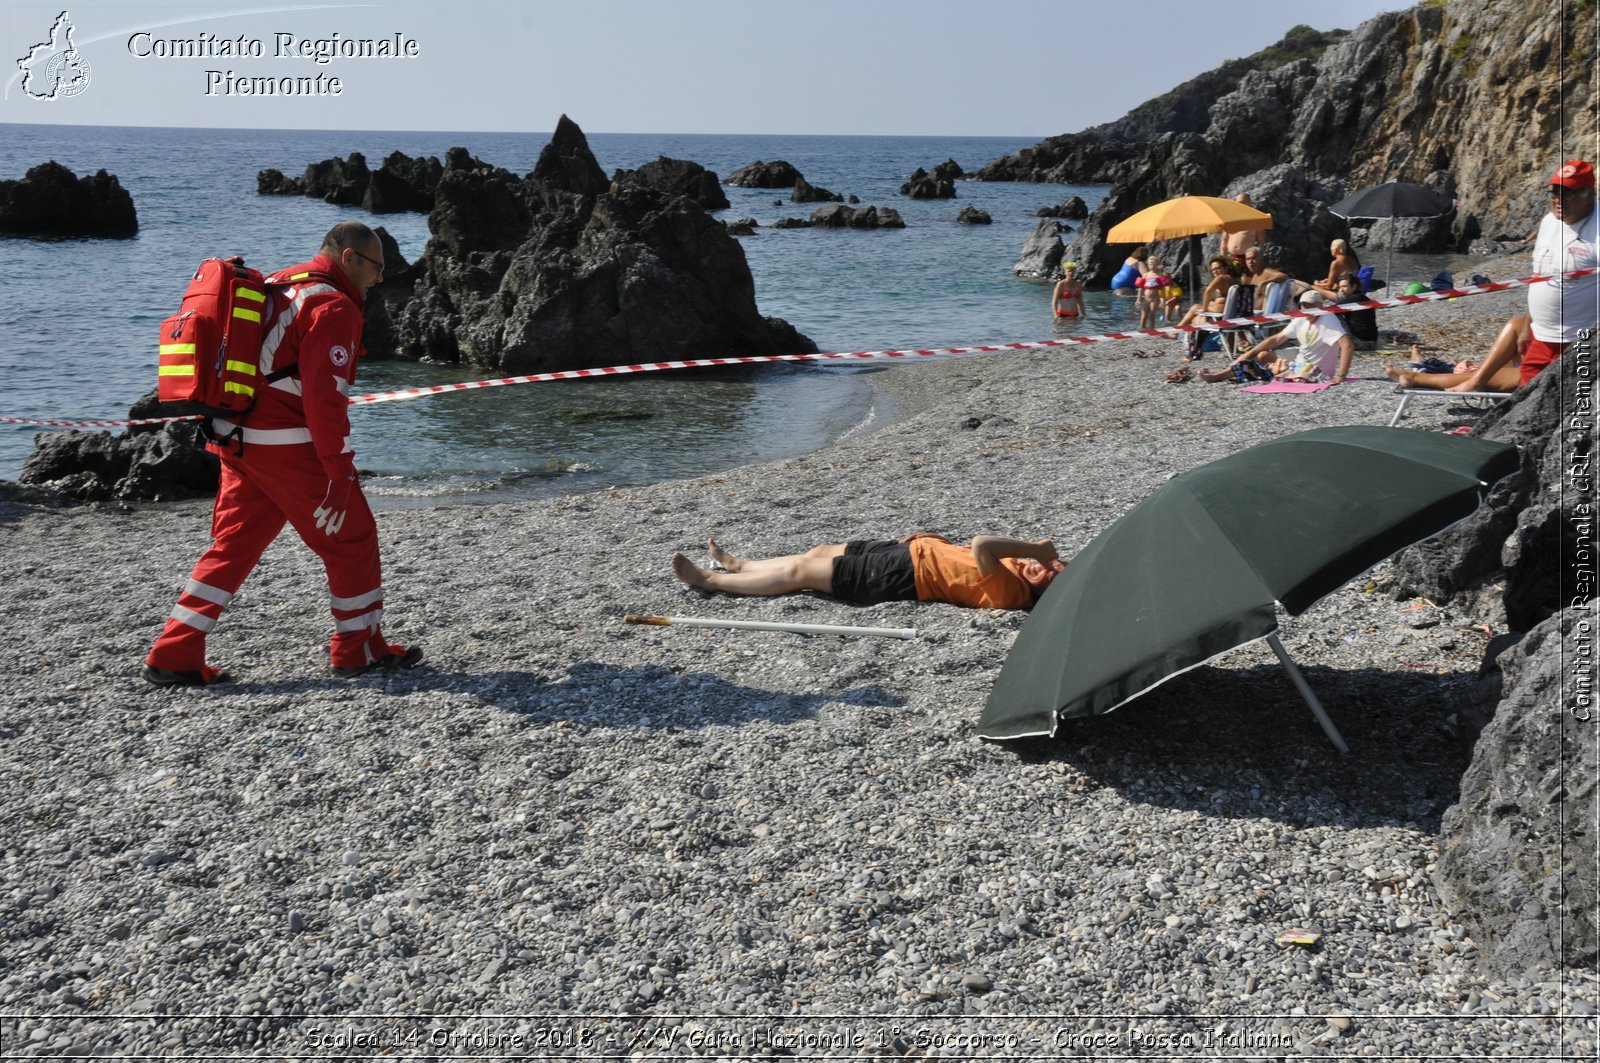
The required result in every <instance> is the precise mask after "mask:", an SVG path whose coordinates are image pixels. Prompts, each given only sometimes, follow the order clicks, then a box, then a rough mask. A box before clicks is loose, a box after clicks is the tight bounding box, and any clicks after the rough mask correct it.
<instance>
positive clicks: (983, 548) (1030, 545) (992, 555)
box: [972, 535, 1061, 576]
mask: <svg viewBox="0 0 1600 1063" xmlns="http://www.w3.org/2000/svg"><path fill="white" fill-rule="evenodd" d="M1006 557H1031V558H1033V559H1034V560H1035V561H1038V562H1040V563H1042V564H1046V565H1048V564H1049V563H1050V562H1052V561H1059V560H1061V558H1060V555H1058V554H1057V553H1056V546H1055V543H1053V542H1051V541H1050V540H1049V539H1039V540H1037V541H1032V542H1031V541H1029V540H1027V539H1008V538H1006V537H1005V536H1003V535H980V536H978V537H977V538H976V539H973V540H972V559H973V560H974V561H976V562H977V563H978V574H979V575H980V576H987V575H988V574H989V573H991V572H993V571H995V570H996V569H998V568H999V567H1000V560H1001V558H1006Z"/></svg>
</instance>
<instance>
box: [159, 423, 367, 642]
mask: <svg viewBox="0 0 1600 1063" xmlns="http://www.w3.org/2000/svg"><path fill="white" fill-rule="evenodd" d="M286 451H288V452H290V453H285V452H286ZM327 488H328V476H327V473H326V472H324V471H323V468H322V465H321V463H320V462H318V461H317V460H316V458H315V457H314V456H311V453H310V447H309V446H305V447H300V446H295V447H278V446H250V445H247V446H246V447H245V452H244V454H243V455H242V456H235V455H232V454H223V455H222V483H221V484H220V486H218V488H217V502H216V507H215V509H214V510H213V511H212V515H211V545H210V547H208V548H207V549H206V552H205V553H203V554H201V555H200V560H199V561H198V562H196V563H195V566H194V572H193V574H192V575H191V576H190V578H189V583H188V585H187V586H186V587H185V588H184V591H183V593H182V594H181V595H179V597H178V604H177V605H176V606H175V607H174V608H173V610H172V615H171V617H170V618H169V619H168V620H167V625H166V628H165V629H164V630H163V631H162V632H161V637H160V638H158V639H157V640H156V644H155V645H154V646H153V647H151V649H150V655H149V656H148V657H147V658H145V661H146V663H148V664H150V665H153V666H154V667H156V668H166V669H169V670H171V671H175V672H192V671H197V670H199V668H200V666H201V665H203V664H204V663H205V658H206V634H207V633H208V632H210V631H211V629H212V628H213V627H215V626H216V624H217V621H218V620H219V619H221V617H222V611H223V610H224V609H226V608H227V606H228V603H229V602H230V601H232V600H233V596H234V595H235V594H237V593H238V592H239V588H240V587H241V586H242V585H243V584H244V581H245V577H246V576H248V575H250V572H251V570H252V569H254V568H255V567H256V562H258V561H260V560H261V554H262V552H263V551H265V550H266V548H267V547H268V546H269V545H270V544H271V543H272V540H274V539H276V538H277V537H278V533H279V532H280V531H282V530H283V526H284V524H285V523H287V524H290V525H292V526H293V527H294V530H295V531H297V532H299V533H300V538H301V539H303V540H305V543H306V545H307V546H309V547H310V548H311V550H312V552H314V553H315V554H316V555H317V556H318V557H320V558H322V564H323V567H324V568H325V569H326V570H327V574H328V592H329V596H330V605H331V608H332V610H333V624H334V632H333V643H332V648H331V651H330V656H331V658H332V660H331V662H330V663H331V664H333V666H334V667H338V668H352V667H359V666H361V665H364V664H370V663H371V662H372V661H374V660H375V659H377V658H378V657H380V656H382V655H383V654H384V653H385V652H386V651H387V649H388V645H387V644H386V643H385V642H384V641H383V633H382V630H381V629H380V627H379V621H380V620H382V618H383V575H382V570H381V567H380V565H379V562H378V526H377V523H376V522H375V521H374V520H373V519H372V510H371V509H370V508H368V506H367V500H366V498H365V497H364V496H363V495H362V493H361V488H360V486H359V485H357V486H356V487H355V488H354V489H353V490H352V491H351V492H350V504H349V508H348V509H347V510H346V516H345V522H344V527H343V528H341V529H340V531H339V537H338V538H337V539H330V538H329V537H328V536H327V535H325V534H323V532H322V530H321V529H319V528H318V527H317V521H316V517H315V516H313V511H314V510H315V509H316V508H317V507H318V506H319V505H321V503H322V499H323V496H324V494H325V493H326V491H327Z"/></svg>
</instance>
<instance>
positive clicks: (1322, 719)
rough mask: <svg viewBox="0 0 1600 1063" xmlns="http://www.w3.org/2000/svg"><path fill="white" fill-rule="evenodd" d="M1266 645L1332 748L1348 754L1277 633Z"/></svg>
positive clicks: (1337, 732) (1348, 750) (1326, 714)
mask: <svg viewBox="0 0 1600 1063" xmlns="http://www.w3.org/2000/svg"><path fill="white" fill-rule="evenodd" d="M1267 645H1269V646H1271V647H1272V652H1273V653H1276V654H1277V655H1278V661H1279V663H1280V664H1282V665H1283V670H1284V671H1285V672H1288V673H1289V678H1290V679H1291V680H1293V681H1294V686H1295V689H1296V690H1298V691H1300V696H1301V697H1302V698H1304V699H1305V703H1306V704H1307V705H1309V706H1311V715H1313V716H1315V717H1316V718H1317V722H1318V723H1320V724H1321V725H1322V730H1323V731H1324V733H1326V734H1327V736H1328V738H1329V739H1330V740H1332V742H1333V748H1335V749H1337V750H1338V751H1339V752H1341V753H1345V754H1348V753H1349V752H1350V747H1349V746H1348V745H1346V744H1345V741H1344V736H1342V735H1341V734H1339V729H1338V728H1337V727H1335V726H1334V725H1333V721H1332V720H1330V719H1328V713H1327V710H1325V709H1324V708H1323V707H1322V702H1320V701H1318V700H1317V696H1316V694H1314V693H1312V692H1311V687H1310V685H1309V684H1308V683H1307V682H1306V677H1305V676H1303V675H1301V674H1300V667H1299V665H1297V664H1295V663H1294V658H1292V657H1290V656H1289V653H1288V651H1287V650H1285V649H1284V648H1283V643H1281V642H1279V641H1278V634H1277V632H1273V633H1272V634H1270V635H1268V636H1267Z"/></svg>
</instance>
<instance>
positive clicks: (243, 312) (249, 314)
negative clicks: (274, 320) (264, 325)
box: [233, 306, 261, 325]
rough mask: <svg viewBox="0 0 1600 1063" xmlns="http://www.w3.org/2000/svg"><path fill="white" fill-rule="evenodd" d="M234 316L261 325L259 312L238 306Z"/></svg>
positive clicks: (234, 310)
mask: <svg viewBox="0 0 1600 1063" xmlns="http://www.w3.org/2000/svg"><path fill="white" fill-rule="evenodd" d="M233 316H234V317H242V318H244V319H245V320H246V321H254V322H255V323H256V324H258V325H259V324H261V311H259V310H250V309H247V308H246V307H242V306H236V307H234V308H233Z"/></svg>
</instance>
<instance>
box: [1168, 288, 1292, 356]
mask: <svg viewBox="0 0 1600 1063" xmlns="http://www.w3.org/2000/svg"><path fill="white" fill-rule="evenodd" d="M1292 287H1293V286H1292V285H1291V284H1290V283H1289V282H1288V281H1278V282H1276V283H1273V284H1263V285H1262V286H1261V287H1260V288H1259V289H1258V290H1257V292H1256V296H1257V299H1258V303H1257V307H1258V308H1241V307H1240V306H1239V300H1240V297H1241V292H1240V289H1239V286H1238V285H1237V284H1235V285H1234V286H1233V287H1231V288H1229V289H1228V297H1227V300H1226V302H1225V303H1224V304H1223V307H1222V313H1220V314H1201V315H1200V317H1199V320H1197V322H1196V325H1197V327H1199V328H1201V329H1203V330H1205V331H1204V332H1195V333H1190V346H1189V357H1190V358H1195V357H1198V353H1197V352H1198V347H1199V343H1200V341H1201V340H1202V339H1203V338H1204V336H1205V334H1206V333H1215V334H1216V335H1217V336H1218V337H1219V338H1220V339H1221V340H1222V349H1223V350H1224V351H1226V352H1227V353H1228V354H1231V355H1235V356H1237V355H1238V354H1239V352H1240V351H1244V350H1248V349H1249V348H1250V347H1253V346H1254V345H1256V344H1258V343H1260V342H1261V341H1262V340H1264V339H1266V338H1267V336H1268V334H1269V330H1270V329H1274V328H1283V327H1284V324H1283V323H1282V322H1276V323H1274V324H1272V325H1218V324H1215V322H1217V321H1223V320H1227V319H1229V318H1234V317H1239V316H1241V315H1243V316H1246V317H1248V316H1249V315H1251V314H1256V313H1261V314H1281V313H1283V312H1284V310H1286V309H1287V308H1288V306H1289V293H1290V290H1291V289H1292Z"/></svg>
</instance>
